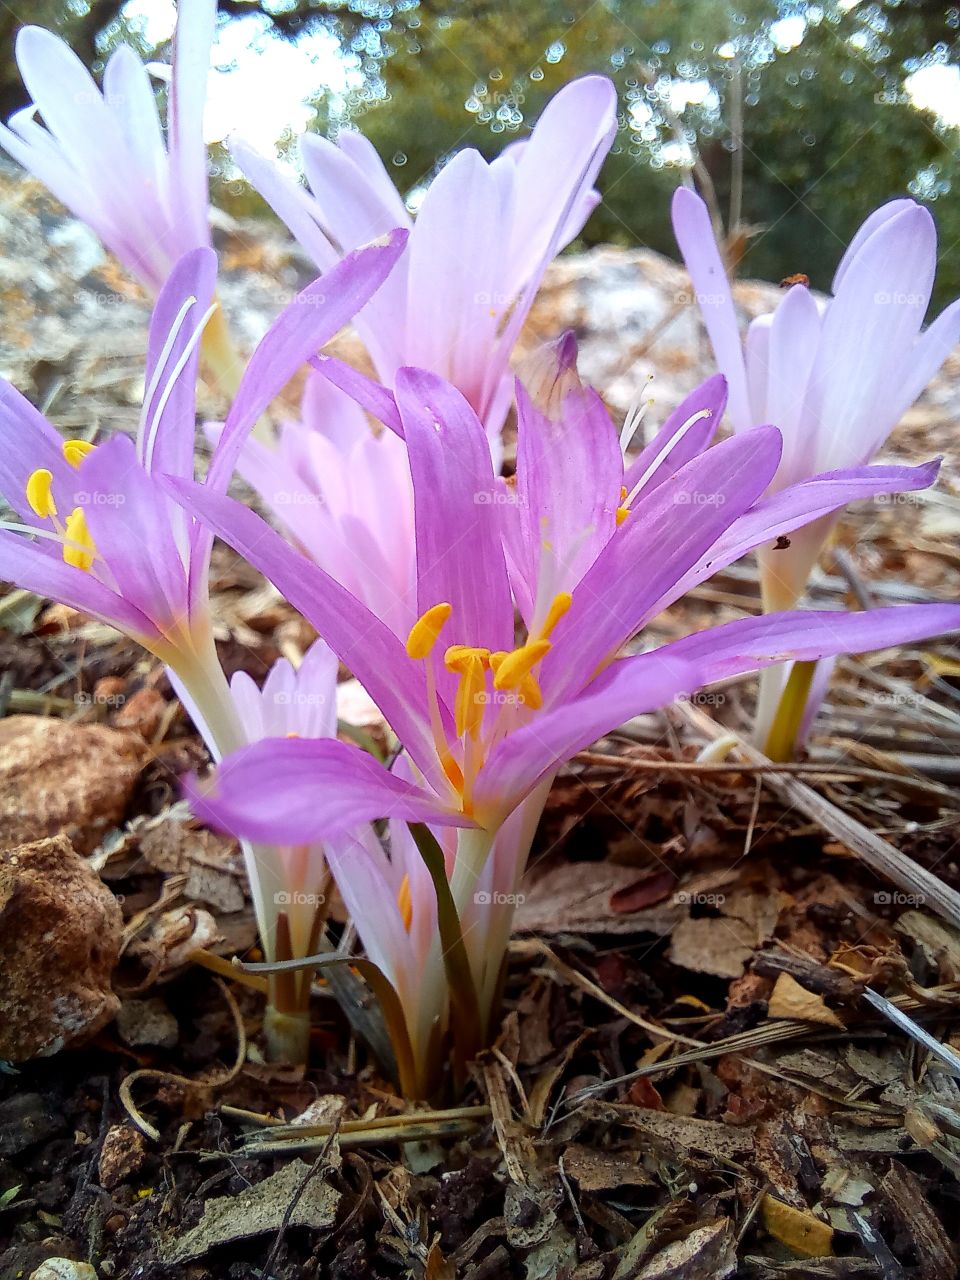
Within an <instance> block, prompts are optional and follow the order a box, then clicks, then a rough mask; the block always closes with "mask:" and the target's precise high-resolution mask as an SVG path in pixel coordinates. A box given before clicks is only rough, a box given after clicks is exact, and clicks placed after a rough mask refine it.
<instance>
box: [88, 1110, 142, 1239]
mask: <svg viewBox="0 0 960 1280" xmlns="http://www.w3.org/2000/svg"><path fill="white" fill-rule="evenodd" d="M146 1156H147V1144H146V1140H145V1139H144V1136H143V1134H142V1133H141V1132H140V1130H139V1129H135V1128H134V1127H133V1125H129V1124H114V1125H111V1126H110V1128H109V1129H108V1130H107V1132H106V1136H105V1137H104V1139H103V1146H102V1147H101V1149H100V1163H99V1166H98V1169H99V1174H100V1185H101V1187H105V1188H106V1189H107V1191H112V1190H113V1189H114V1187H119V1186H120V1184H121V1183H123V1182H126V1181H128V1179H130V1178H132V1177H133V1175H134V1174H135V1173H139V1171H140V1170H141V1169H142V1168H143V1162H144V1160H145V1159H146ZM123 1223H124V1219H123V1217H122V1216H121V1217H120V1222H119V1225H118V1226H117V1227H116V1230H119V1229H120V1227H122V1226H123ZM106 1225H107V1226H108V1228H109V1222H108V1223H107V1224H106Z"/></svg>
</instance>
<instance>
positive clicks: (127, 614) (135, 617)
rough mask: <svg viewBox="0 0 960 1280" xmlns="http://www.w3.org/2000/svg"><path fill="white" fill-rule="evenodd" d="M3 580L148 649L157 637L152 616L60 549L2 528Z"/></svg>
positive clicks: (0, 558)
mask: <svg viewBox="0 0 960 1280" xmlns="http://www.w3.org/2000/svg"><path fill="white" fill-rule="evenodd" d="M0 582H13V583H15V584H16V585H17V586H18V587H22V588H23V590H24V591H32V592H33V593H34V595H38V596H42V597H44V598H45V599H48V600H57V601H59V602H60V603H61V604H65V605H69V607H70V608H71V609H79V610H80V612H81V613H88V614H90V616H91V617H93V618H99V619H100V621H101V622H105V623H106V624H107V626H110V627H116V628H117V630H119V631H123V632H125V633H126V634H127V635H129V636H132V637H133V638H134V639H136V640H139V641H140V643H141V644H143V645H145V646H146V647H148V648H149V647H151V646H152V644H153V641H154V640H156V638H157V632H156V628H155V627H154V625H153V623H152V622H151V621H150V619H149V618H147V617H145V616H144V615H143V614H142V613H141V612H140V611H139V610H138V609H136V608H135V607H134V606H133V605H132V604H131V603H130V602H129V601H127V600H122V599H121V598H120V596H118V595H117V594H116V593H115V592H114V591H111V590H110V588H109V587H106V586H104V585H103V583H102V582H100V581H99V579H97V578H95V577H94V576H93V574H92V573H88V572H86V571H85V570H83V569H75V568H73V566H72V565H68V564H65V563H64V561H63V560H62V559H61V558H60V552H59V549H56V548H55V554H51V553H50V552H49V551H48V550H47V549H46V547H44V546H42V545H39V544H36V543H33V542H31V541H29V540H28V539H27V538H26V537H24V535H23V534H20V533H11V532H9V531H7V530H0Z"/></svg>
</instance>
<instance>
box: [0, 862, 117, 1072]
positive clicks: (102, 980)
mask: <svg viewBox="0 0 960 1280" xmlns="http://www.w3.org/2000/svg"><path fill="white" fill-rule="evenodd" d="M122 927H123V920H122V916H121V913H120V908H119V906H118V905H117V900H116V898H114V896H113V894H112V893H111V892H110V890H109V889H108V888H107V887H106V885H105V884H103V882H102V881H101V880H100V878H99V876H98V875H97V874H96V872H94V871H93V870H92V868H91V867H90V865H89V864H88V863H87V862H85V861H84V859H83V858H81V857H80V855H79V854H78V853H76V852H75V850H74V849H73V846H72V845H71V844H70V841H69V840H68V839H67V838H66V837H65V836H54V837H52V838H50V839H47V840H36V841H33V842H31V843H29V844H21V845H18V846H17V847H16V848H13V849H6V850H4V851H0V1058H7V1059H9V1060H10V1061H12V1062H23V1061H24V1060H26V1059H28V1058H34V1057H46V1056H49V1055H50V1054H53V1053H57V1052H59V1050H60V1049H62V1048H64V1047H65V1046H67V1045H73V1044H80V1043H82V1042H83V1041H84V1040H87V1039H89V1038H90V1036H92V1035H94V1034H96V1032H97V1031H99V1030H100V1028H101V1027H103V1026H104V1025H105V1024H106V1023H108V1022H109V1021H110V1019H111V1018H113V1017H114V1015H115V1014H116V1012H117V1009H118V1008H119V1006H120V1002H119V1000H118V999H117V997H116V996H115V995H114V994H113V991H112V990H111V987H110V978H111V975H112V973H113V968H114V966H115V964H116V963H117V959H118V958H119V955H120V939H121V932H122Z"/></svg>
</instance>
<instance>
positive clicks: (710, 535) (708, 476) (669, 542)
mask: <svg viewBox="0 0 960 1280" xmlns="http://www.w3.org/2000/svg"><path fill="white" fill-rule="evenodd" d="M779 461H780V433H779V431H777V430H776V429H775V428H773V427H757V428H756V429H755V430H753V431H748V432H744V433H742V434H740V435H736V436H733V437H731V438H730V439H728V440H724V441H722V442H721V443H720V444H717V445H714V446H713V448H711V449H709V450H707V451H706V452H705V453H702V454H700V456H699V457H697V458H694V459H693V460H692V461H690V462H688V463H687V464H686V466H684V467H681V468H680V470H679V471H677V472H675V473H674V474H673V475H672V476H671V477H670V479H669V480H666V481H664V483H663V484H661V485H659V486H658V488H656V489H654V490H653V492H652V493H651V494H649V495H648V496H647V497H645V498H644V499H643V500H642V501H641V502H639V503H638V504H637V505H636V506H635V507H634V508H633V510H632V511H631V513H630V515H629V516H628V517H627V519H626V521H625V523H624V524H622V525H621V526H620V528H619V529H618V530H617V533H616V535H615V536H614V537H613V538H611V539H610V541H609V542H608V543H607V545H606V546H605V547H604V549H603V551H602V552H601V553H600V556H599V557H598V559H597V561H596V562H595V564H594V565H593V567H592V568H591V569H589V570H588V572H587V574H586V575H585V577H584V578H583V579H582V581H581V582H580V584H579V586H578V587H577V589H576V590H575V591H574V593H573V604H572V606H571V608H570V611H569V613H568V614H567V615H566V617H564V618H562V619H561V621H560V623H559V624H558V626H557V630H556V632H555V644H554V648H553V650H552V651H551V652H550V653H548V654H547V656H546V658H545V659H544V662H543V674H542V679H541V686H542V688H543V693H544V698H545V699H546V700H547V702H548V703H553V702H555V701H556V700H557V699H560V698H567V697H570V696H571V695H572V694H573V693H575V692H576V691H577V690H579V689H582V688H583V687H584V684H585V682H586V681H587V680H589V679H590V676H591V674H592V673H593V672H594V671H596V669H597V668H598V667H599V666H600V665H601V664H603V663H605V662H608V661H609V660H610V659H611V657H613V655H614V654H615V653H616V651H617V650H618V649H619V648H620V646H621V645H623V644H625V643H626V641H627V640H629V639H630V638H631V637H632V636H633V635H635V634H636V632H637V631H638V630H639V628H640V627H641V626H642V625H643V623H644V622H645V621H647V620H648V619H649V618H650V617H651V616H653V614H654V612H655V611H656V610H657V609H658V608H659V607H661V606H659V605H658V603H657V602H658V601H660V600H661V599H662V598H663V597H664V595H665V594H667V593H669V592H670V591H671V589H672V588H673V586H674V584H675V583H677V582H678V581H679V580H681V579H682V578H683V576H684V574H686V573H687V572H688V571H689V570H690V569H691V568H692V567H693V565H695V564H696V563H697V562H698V561H699V560H700V559H701V558H702V557H704V556H706V555H707V553H708V552H709V551H710V549H711V548H712V547H713V546H714V544H715V543H716V542H717V541H718V540H719V539H720V538H721V537H722V536H723V534H724V532H725V531H726V530H727V529H728V528H729V526H730V525H732V524H733V522H734V521H735V520H736V518H737V517H738V516H739V515H741V514H742V513H743V512H744V511H745V510H746V509H747V508H748V507H750V506H751V504H752V503H754V502H755V501H756V500H757V498H758V497H759V496H760V495H761V494H762V493H763V491H764V490H765V489H766V487H767V485H768V484H769V483H770V480H771V478H772V477H773V475H774V473H775V471H776V469H777V464H778V463H779Z"/></svg>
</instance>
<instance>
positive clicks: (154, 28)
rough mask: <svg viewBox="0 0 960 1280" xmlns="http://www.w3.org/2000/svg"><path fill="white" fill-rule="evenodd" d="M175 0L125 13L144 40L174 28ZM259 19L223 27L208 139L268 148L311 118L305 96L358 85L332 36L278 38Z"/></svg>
mask: <svg viewBox="0 0 960 1280" xmlns="http://www.w3.org/2000/svg"><path fill="white" fill-rule="evenodd" d="M174 15H175V6H174V4H173V0H130V3H129V4H128V5H127V7H126V9H125V16H126V17H128V18H130V19H133V20H136V21H138V22H141V23H142V24H143V28H144V33H145V35H146V38H147V40H148V42H149V43H151V44H159V43H160V42H161V41H163V40H168V39H169V38H170V36H171V35H172V34H173V25H174ZM266 25H267V24H266V23H265V21H264V20H263V19H262V18H258V17H256V16H253V15H251V16H250V17H249V18H237V19H235V20H234V21H233V22H229V23H227V24H226V25H225V26H223V27H221V29H220V32H219V38H218V40H217V42H216V44H215V45H214V48H213V68H214V69H213V73H212V75H211V78H210V86H209V95H208V104H207V115H206V122H205V132H206V135H207V141H208V142H219V141H221V140H222V139H223V138H224V137H225V136H226V135H227V134H229V133H237V134H239V135H240V136H241V137H243V138H245V139H246V140H247V141H248V142H250V143H252V144H253V146H255V147H256V148H257V149H258V150H260V151H263V152H266V153H268V154H269V153H272V152H273V150H274V147H275V145H276V143H277V141H278V139H279V138H280V137H281V135H282V134H283V132H284V130H286V129H289V130H291V131H292V132H293V133H295V134H296V133H302V132H303V130H304V129H305V128H306V127H307V125H308V124H309V123H310V121H311V120H312V118H313V110H312V108H310V107H308V106H307V105H306V99H307V98H309V97H315V96H316V94H317V89H318V87H321V86H324V87H326V88H327V90H328V92H330V93H331V94H333V95H335V96H337V97H339V96H342V95H344V94H346V92H347V91H348V90H350V89H354V88H359V87H360V86H361V83H362V81H361V77H360V75H359V72H357V71H354V70H352V69H351V68H350V67H349V66H348V65H347V63H346V62H345V61H344V59H343V58H341V56H340V49H339V45H338V44H337V41H336V39H335V38H334V37H333V36H331V35H330V34H329V33H328V32H325V31H320V32H316V33H311V34H310V35H305V36H302V37H301V38H300V39H299V40H298V41H296V43H294V42H292V41H290V40H278V39H277V38H276V37H274V36H272V35H270V34H269V32H268V31H266V30H265V28H266Z"/></svg>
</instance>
